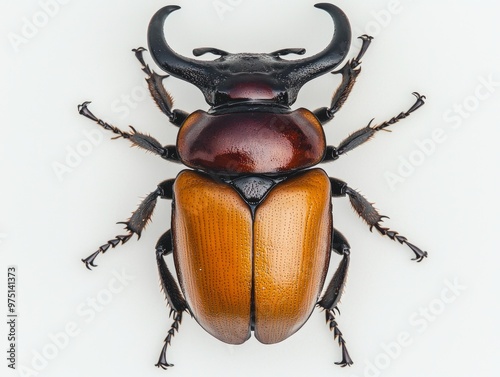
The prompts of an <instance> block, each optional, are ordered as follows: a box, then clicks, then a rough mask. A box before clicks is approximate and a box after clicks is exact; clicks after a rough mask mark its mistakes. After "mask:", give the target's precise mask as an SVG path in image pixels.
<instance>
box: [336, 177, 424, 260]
mask: <svg viewBox="0 0 500 377" xmlns="http://www.w3.org/2000/svg"><path fill="white" fill-rule="evenodd" d="M330 183H331V187H332V196H334V197H335V196H346V195H347V196H349V201H350V202H351V206H352V208H353V209H354V210H355V211H356V213H357V214H358V215H359V216H360V217H361V218H362V219H363V220H364V221H365V222H366V223H367V224H368V226H369V227H370V231H372V230H373V228H375V229H377V230H378V231H379V233H380V234H382V235H383V236H387V237H389V238H390V239H391V240H393V241H398V242H399V243H400V244H405V245H407V246H408V247H409V248H410V249H411V250H412V251H413V252H414V253H415V258H413V259H412V260H415V261H417V262H421V261H422V260H423V259H424V258H427V251H422V250H421V249H420V248H418V247H417V246H415V245H413V244H411V243H410V242H408V239H407V238H406V237H404V236H402V235H400V234H399V233H398V232H396V231H394V230H391V229H389V228H385V227H382V225H381V222H382V221H383V219H384V217H385V218H388V217H387V216H383V215H380V214H379V213H378V211H377V210H376V209H375V207H374V206H373V204H372V203H370V202H369V201H368V200H366V198H365V197H364V196H362V195H361V194H360V193H359V192H357V191H356V190H354V189H352V188H350V187H349V186H348V185H347V184H346V183H345V182H343V181H341V180H339V179H336V178H331V177H330Z"/></svg>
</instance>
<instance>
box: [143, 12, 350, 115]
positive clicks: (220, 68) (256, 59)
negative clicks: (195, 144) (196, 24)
mask: <svg viewBox="0 0 500 377" xmlns="http://www.w3.org/2000/svg"><path fill="white" fill-rule="evenodd" d="M315 7H316V8H320V9H323V10H325V11H326V12H328V13H329V14H330V16H331V17H332V19H333V21H334V24H335V32H334V34H333V38H332V40H331V42H330V44H329V45H328V46H327V47H326V48H325V49H324V50H323V51H322V52H320V53H318V54H316V55H314V56H311V57H307V58H302V59H297V60H284V59H282V58H281V56H283V55H287V54H300V55H302V54H304V53H305V50H304V49H283V50H278V51H275V52H272V53H238V54H232V53H228V52H226V51H222V50H219V49H216V48H198V49H195V50H194V51H193V54H194V55H195V56H200V55H202V54H205V53H212V54H215V55H219V58H217V59H215V60H212V61H200V60H196V59H190V58H187V57H184V56H181V55H179V54H177V53H176V52H175V51H173V50H172V49H171V48H170V46H169V45H168V43H167V41H166V39H165V35H164V32H163V25H164V23H165V19H166V18H167V16H168V15H169V14H170V13H172V12H174V11H175V10H177V9H179V8H180V7H178V6H175V5H171V6H166V7H164V8H162V9H160V10H159V11H158V12H157V13H156V14H155V15H154V16H153V18H152V19H151V22H150V24H149V30H148V43H149V49H150V51H151V55H152V56H153V58H154V60H155V61H156V63H157V64H158V65H159V66H160V67H161V68H162V69H163V70H164V71H165V72H167V73H169V74H171V75H172V76H175V77H178V78H180V79H182V80H185V81H188V82H190V83H192V84H194V85H196V86H197V87H198V88H199V89H200V90H201V91H202V92H203V94H204V96H205V99H206V101H207V103H208V104H209V105H211V106H214V107H217V106H223V105H226V104H231V103H233V102H242V101H257V102H259V101H260V102H270V103H276V104H279V105H284V106H290V105H291V104H292V103H294V102H295V100H296V99H297V94H298V92H299V90H300V88H301V87H302V86H303V85H304V84H305V83H306V82H308V81H310V80H312V79H314V78H316V77H318V76H320V75H323V74H325V73H327V72H330V71H332V70H333V69H335V67H337V66H338V65H339V64H340V63H341V62H342V61H343V60H344V58H345V57H346V55H347V53H348V51H349V46H350V43H351V27H350V24H349V20H348V19H347V17H346V15H345V14H344V12H342V10H341V9H339V8H338V7H336V6H335V5H332V4H327V3H321V4H316V5H315Z"/></svg>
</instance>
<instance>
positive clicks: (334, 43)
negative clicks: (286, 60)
mask: <svg viewBox="0 0 500 377" xmlns="http://www.w3.org/2000/svg"><path fill="white" fill-rule="evenodd" d="M315 7H316V8H319V9H323V10H325V11H326V12H328V14H330V16H331V17H332V20H333V23H334V24H335V32H334V34H333V38H332V40H331V42H330V44H329V45H328V46H327V47H326V48H325V49H324V50H323V51H322V52H320V53H318V54H316V55H314V56H311V57H308V58H304V59H300V60H294V61H292V62H290V67H289V69H288V70H287V72H286V73H285V75H287V76H288V79H289V80H290V82H292V83H294V85H297V86H302V85H303V84H305V83H306V82H307V81H310V80H312V79H313V78H315V77H317V76H320V75H323V74H325V73H327V72H330V71H332V70H333V69H335V67H337V66H338V65H339V64H340V63H341V62H342V61H343V60H344V59H345V57H346V56H347V53H348V52H349V47H350V45H351V25H350V23H349V19H348V18H347V16H346V15H345V13H344V12H343V11H342V10H341V9H340V8H338V7H336V6H335V5H333V4H328V3H319V4H316V5H315Z"/></svg>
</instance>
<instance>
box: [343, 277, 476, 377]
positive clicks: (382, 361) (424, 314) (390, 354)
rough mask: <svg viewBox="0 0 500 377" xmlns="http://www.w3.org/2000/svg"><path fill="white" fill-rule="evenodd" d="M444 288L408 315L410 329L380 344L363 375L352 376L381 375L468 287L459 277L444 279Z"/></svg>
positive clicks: (368, 360) (353, 376) (364, 367)
mask: <svg viewBox="0 0 500 377" xmlns="http://www.w3.org/2000/svg"><path fill="white" fill-rule="evenodd" d="M443 285H444V286H443V288H442V289H441V292H440V293H439V295H438V296H437V297H435V298H434V299H432V300H430V301H429V302H428V303H427V304H426V305H424V306H421V307H419V308H418V309H417V310H415V311H414V312H413V313H411V315H410V316H409V317H408V324H409V326H410V329H409V330H404V331H401V332H399V333H398V334H397V335H396V336H395V337H394V339H393V340H391V341H389V342H383V343H381V344H380V349H381V350H380V352H379V353H378V354H377V355H376V356H375V357H373V358H372V359H366V360H365V361H364V363H363V364H364V366H363V374H362V375H354V374H353V375H351V376H350V377H359V376H363V377H379V376H381V375H382V374H383V372H384V371H385V370H387V369H388V368H389V367H390V366H391V364H392V363H393V362H394V360H396V359H397V358H398V357H400V356H401V355H402V353H403V351H404V350H405V349H407V348H408V347H410V346H411V345H412V344H413V343H414V342H415V341H416V340H417V338H418V336H419V335H421V334H423V333H424V332H425V331H426V330H427V329H428V328H429V326H431V325H432V323H434V322H436V321H437V320H438V319H439V318H440V317H441V316H442V315H443V313H445V312H446V311H447V310H449V309H448V308H449V306H450V305H451V304H453V303H454V302H455V301H456V300H457V298H458V297H460V296H461V295H462V293H463V292H464V291H465V290H466V289H467V287H466V286H464V285H463V284H462V283H461V282H460V281H459V279H458V278H455V279H453V281H451V280H449V279H445V280H444V284H443Z"/></svg>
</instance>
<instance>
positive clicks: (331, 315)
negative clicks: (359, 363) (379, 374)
mask: <svg viewBox="0 0 500 377" xmlns="http://www.w3.org/2000/svg"><path fill="white" fill-rule="evenodd" d="M332 249H333V250H334V251H335V252H336V253H338V254H340V255H342V260H341V261H340V264H339V267H338V268H337V271H335V274H334V275H333V277H332V280H331V281H330V284H328V287H327V288H326V291H325V293H324V295H323V297H322V298H321V300H319V302H318V306H320V307H322V308H323V309H325V314H326V322H327V323H328V324H329V327H330V330H332V331H333V334H334V338H335V339H338V342H339V346H340V347H341V349H342V360H341V361H340V362H336V363H335V364H337V365H340V366H342V367H345V366H350V365H352V364H353V361H352V359H351V357H350V356H349V352H348V351H347V347H346V345H345V340H344V337H343V336H342V332H341V331H340V329H339V327H338V324H337V321H336V320H335V310H337V311H339V309H338V307H337V305H338V303H339V301H340V298H341V296H342V293H343V291H344V286H345V282H346V278H347V270H348V268H349V255H350V246H349V243H348V242H347V240H346V239H345V237H344V236H343V235H342V233H340V232H338V231H337V230H336V229H333V238H332Z"/></svg>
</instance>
